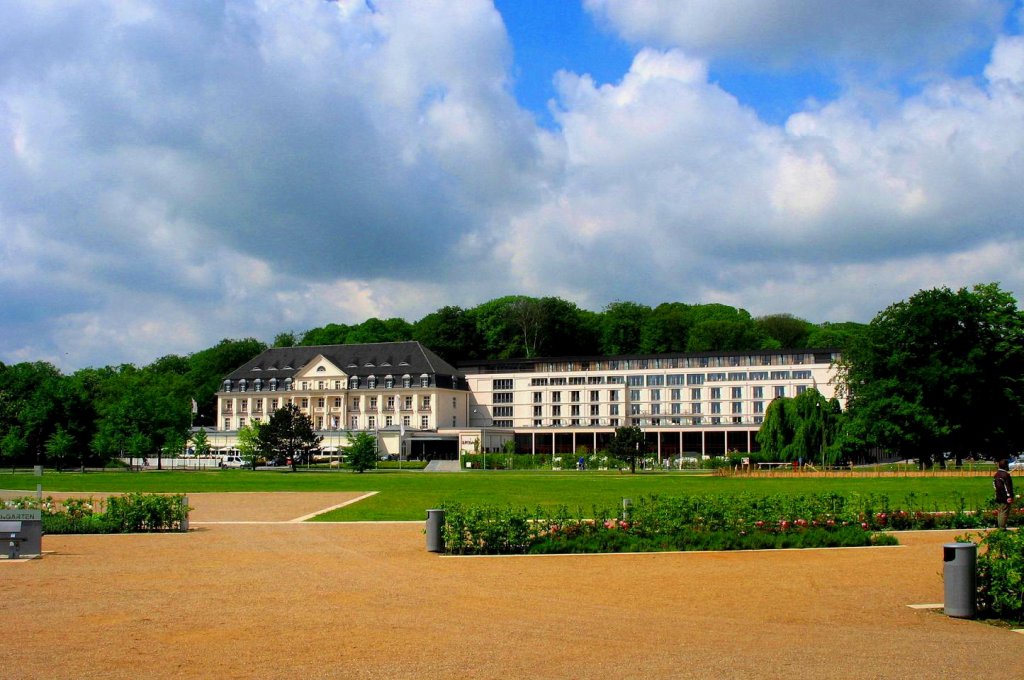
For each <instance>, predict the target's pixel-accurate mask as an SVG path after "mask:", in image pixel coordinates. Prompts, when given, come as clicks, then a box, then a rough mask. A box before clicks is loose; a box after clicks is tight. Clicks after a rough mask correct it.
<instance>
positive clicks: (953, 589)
mask: <svg viewBox="0 0 1024 680" xmlns="http://www.w3.org/2000/svg"><path fill="white" fill-rule="evenodd" d="M942 560H943V567H942V582H943V586H944V589H945V597H946V599H945V601H944V604H943V611H945V613H946V616H955V617H957V618H961V619H972V618H974V614H975V603H976V601H977V600H976V597H977V595H976V592H975V583H974V579H975V567H976V565H977V561H978V546H976V545H975V544H973V543H946V544H945V545H943V546H942Z"/></svg>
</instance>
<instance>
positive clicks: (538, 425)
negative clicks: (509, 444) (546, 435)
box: [533, 420, 542, 427]
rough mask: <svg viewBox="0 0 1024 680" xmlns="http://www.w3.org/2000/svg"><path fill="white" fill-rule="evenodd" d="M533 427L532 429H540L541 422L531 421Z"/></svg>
mask: <svg viewBox="0 0 1024 680" xmlns="http://www.w3.org/2000/svg"><path fill="white" fill-rule="evenodd" d="M533 426H534V427H542V425H541V421H539V420H534V421H533Z"/></svg>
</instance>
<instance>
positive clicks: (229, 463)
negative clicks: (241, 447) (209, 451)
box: [220, 454, 245, 468]
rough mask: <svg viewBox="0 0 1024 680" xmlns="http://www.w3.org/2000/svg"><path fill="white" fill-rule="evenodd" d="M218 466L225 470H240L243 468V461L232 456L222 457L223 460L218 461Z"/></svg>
mask: <svg viewBox="0 0 1024 680" xmlns="http://www.w3.org/2000/svg"><path fill="white" fill-rule="evenodd" d="M220 466H221V467H226V468H240V467H245V461H244V460H242V457H241V456H237V455H234V454H232V455H229V456H224V458H223V459H222V460H221V461H220Z"/></svg>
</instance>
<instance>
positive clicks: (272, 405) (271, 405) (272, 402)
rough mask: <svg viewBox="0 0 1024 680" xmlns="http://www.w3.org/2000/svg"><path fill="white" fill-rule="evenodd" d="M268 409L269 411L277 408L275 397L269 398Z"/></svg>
mask: <svg viewBox="0 0 1024 680" xmlns="http://www.w3.org/2000/svg"><path fill="white" fill-rule="evenodd" d="M270 410H271V411H276V410H277V399H271V400H270Z"/></svg>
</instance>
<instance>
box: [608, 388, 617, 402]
mask: <svg viewBox="0 0 1024 680" xmlns="http://www.w3.org/2000/svg"><path fill="white" fill-rule="evenodd" d="M618 400H619V391H618V390H608V401H618Z"/></svg>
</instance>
